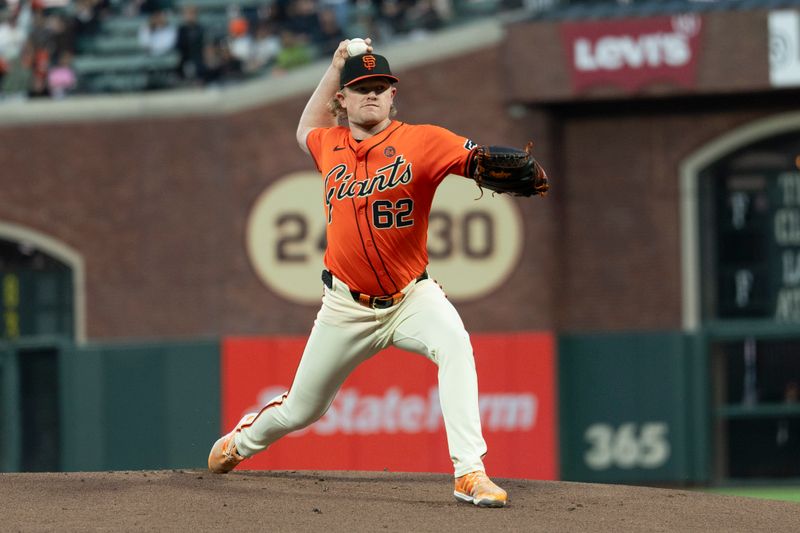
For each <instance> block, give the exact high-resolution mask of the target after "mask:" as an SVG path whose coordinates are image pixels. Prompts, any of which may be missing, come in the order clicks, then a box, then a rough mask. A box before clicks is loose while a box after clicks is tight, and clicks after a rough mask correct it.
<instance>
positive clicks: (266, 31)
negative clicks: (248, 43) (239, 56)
mask: <svg viewBox="0 0 800 533" xmlns="http://www.w3.org/2000/svg"><path fill="white" fill-rule="evenodd" d="M280 51H281V40H280V38H279V37H278V36H277V35H275V32H274V31H273V29H272V24H271V23H270V22H269V21H267V20H261V21H260V22H259V23H258V26H257V27H256V35H255V37H254V38H253V50H252V54H251V55H250V59H249V61H248V62H247V65H246V66H245V72H247V73H248V74H255V73H257V72H263V71H264V69H266V68H267V67H270V66H272V64H273V63H274V62H275V59H276V58H277V57H278V54H279V53H280Z"/></svg>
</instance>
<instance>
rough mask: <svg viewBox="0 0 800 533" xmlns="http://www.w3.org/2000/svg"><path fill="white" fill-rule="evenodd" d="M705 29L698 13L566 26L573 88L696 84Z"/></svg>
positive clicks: (631, 88)
mask: <svg viewBox="0 0 800 533" xmlns="http://www.w3.org/2000/svg"><path fill="white" fill-rule="evenodd" d="M701 30H702V18H701V17H699V16H697V15H678V16H674V17H654V18H647V19H627V20H614V21H603V22H579V23H568V24H563V25H562V26H561V37H562V41H563V43H564V48H565V50H566V51H567V56H568V61H569V64H570V70H571V76H572V88H573V91H574V92H576V93H580V92H583V91H586V90H587V89H589V88H591V87H596V86H601V85H606V86H608V85H611V86H615V87H618V88H620V89H622V90H624V91H627V92H636V91H638V90H639V89H641V88H642V87H645V86H647V85H654V84H664V83H666V84H669V85H677V86H681V87H686V88H691V87H694V86H695V83H696V82H695V80H696V70H697V68H696V67H697V56H698V53H699V50H700V36H701Z"/></svg>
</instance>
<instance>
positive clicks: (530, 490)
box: [0, 470, 800, 533]
mask: <svg viewBox="0 0 800 533" xmlns="http://www.w3.org/2000/svg"><path fill="white" fill-rule="evenodd" d="M498 481H499V482H500V484H501V485H502V486H503V487H505V488H506V489H507V490H508V492H509V496H510V501H509V504H508V506H507V507H506V508H505V509H478V508H476V507H474V506H472V505H469V504H463V503H456V502H455V500H454V499H453V496H452V485H451V479H450V478H449V477H448V476H445V475H440V474H403V473H394V472H248V471H241V472H238V471H237V472H233V473H231V474H228V475H224V476H219V475H213V474H209V473H208V472H206V471H200V470H172V471H135V472H92V473H50V474H38V473H37V474H0V508H2V513H1V514H0V516H2V519H0V520H2V522H0V530H2V531H55V530H58V531H93V530H105V531H110V530H114V531H131V530H136V531H142V530H159V531H192V532H195V533H197V532H201V531H323V530H324V531H326V532H332V531H414V532H416V531H435V532H438V533H441V532H443V531H454V530H469V531H487V532H488V531H548V532H550V531H592V532H606V531H608V532H612V531H613V532H618V531H626V532H628V531H680V532H687V531H703V532H706V531H725V532H730V531H742V532H745V531H746V532H754V531H769V532H770V533H778V532H782V531H786V532H789V531H791V532H796V531H797V525H798V523H799V522H800V505H798V504H796V503H789V502H778V501H767V500H756V499H752V498H742V497H736V496H719V495H712V494H705V493H697V492H690V491H683V490H666V489H653V488H642V487H629V486H617V485H600V484H585V483H564V482H552V481H528V480H498Z"/></svg>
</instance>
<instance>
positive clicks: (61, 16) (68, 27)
mask: <svg viewBox="0 0 800 533" xmlns="http://www.w3.org/2000/svg"><path fill="white" fill-rule="evenodd" d="M47 25H48V28H49V29H50V35H51V41H52V54H53V57H54V58H56V61H57V60H58V59H57V58H59V57H61V54H62V53H64V52H68V53H70V54H74V53H75V50H76V48H75V44H76V43H75V26H74V23H73V20H72V18H71V17H69V16H68V15H67V14H66V13H65V12H63V11H60V12H56V13H53V14H51V15H49V16H48V17H47Z"/></svg>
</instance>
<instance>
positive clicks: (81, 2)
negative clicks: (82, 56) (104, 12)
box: [73, 0, 100, 49]
mask: <svg viewBox="0 0 800 533" xmlns="http://www.w3.org/2000/svg"><path fill="white" fill-rule="evenodd" d="M98 5H99V2H97V0H76V1H75V14H74V15H73V24H74V28H75V39H76V42H77V47H78V49H85V48H86V47H87V46H89V45H90V43H91V41H92V40H93V39H94V38H95V37H96V36H97V34H98V33H99V31H100V10H99V9H98V7H97V6H98Z"/></svg>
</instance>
